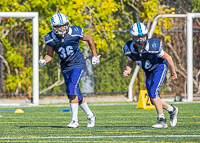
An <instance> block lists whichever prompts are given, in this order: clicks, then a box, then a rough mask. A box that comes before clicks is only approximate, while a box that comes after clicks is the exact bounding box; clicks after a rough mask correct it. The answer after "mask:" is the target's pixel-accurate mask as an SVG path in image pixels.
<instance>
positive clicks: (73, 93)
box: [39, 13, 100, 128]
mask: <svg viewBox="0 0 200 143" xmlns="http://www.w3.org/2000/svg"><path fill="white" fill-rule="evenodd" d="M50 22H51V26H52V31H51V32H49V33H47V34H46V36H45V37H44V42H45V45H47V47H48V49H47V54H46V56H45V57H44V59H40V60H39V65H40V66H44V65H45V64H46V63H48V62H50V61H51V60H52V58H53V54H54V51H55V52H56V53H57V54H58V55H59V57H60V60H61V62H60V65H61V70H62V73H63V76H64V79H65V84H66V87H67V89H66V92H67V95H68V98H69V102H70V108H71V112H72V119H71V122H70V123H69V124H68V125H67V126H68V127H69V128H77V127H78V126H79V122H78V107H80V108H81V109H82V110H83V111H84V112H85V113H86V114H87V119H88V124H87V127H94V126H95V119H96V116H95V114H94V113H93V112H92V111H91V110H90V108H89V107H88V105H87V103H86V101H85V99H84V97H83V96H82V94H81V92H80V88H79V82H80V79H81V77H82V76H83V74H84V72H85V69H86V61H85V59H84V56H83V54H82V52H81V51H80V49H79V40H83V41H87V42H88V44H89V46H90V48H91V51H92V54H93V58H92V64H93V65H97V64H99V63H100V60H99V58H100V55H97V53H96V48H95V44H94V41H93V39H92V38H91V37H90V36H88V35H87V34H85V33H84V31H83V29H82V28H80V27H79V26H71V27H70V26H69V20H68V18H67V16H66V15H64V14H63V13H56V14H54V15H53V16H52V17H51V20H50Z"/></svg>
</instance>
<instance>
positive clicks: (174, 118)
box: [169, 105, 178, 127]
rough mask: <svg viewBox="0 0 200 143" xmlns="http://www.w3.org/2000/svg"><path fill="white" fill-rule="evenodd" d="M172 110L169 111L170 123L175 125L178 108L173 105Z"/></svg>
mask: <svg viewBox="0 0 200 143" xmlns="http://www.w3.org/2000/svg"><path fill="white" fill-rule="evenodd" d="M172 107H173V111H171V112H169V114H170V124H171V126H172V127H175V126H176V124H177V114H178V108H177V107H175V106H173V105H172Z"/></svg>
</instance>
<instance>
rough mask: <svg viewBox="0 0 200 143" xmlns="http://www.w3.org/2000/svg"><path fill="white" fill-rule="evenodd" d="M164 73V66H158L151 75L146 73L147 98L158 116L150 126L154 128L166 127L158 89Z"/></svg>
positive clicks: (165, 70)
mask: <svg viewBox="0 0 200 143" xmlns="http://www.w3.org/2000/svg"><path fill="white" fill-rule="evenodd" d="M166 72H167V66H166V65H165V64H160V65H159V66H158V67H157V68H156V70H155V71H154V72H153V73H151V74H148V73H146V78H147V80H146V85H147V91H148V94H149V97H150V98H151V101H152V104H154V105H155V107H156V110H157V114H158V120H157V122H156V124H155V125H153V126H152V127H154V128H167V127H168V126H167V122H166V118H165V116H164V113H163V107H162V101H161V98H160V94H159V88H160V87H161V86H162V84H163V82H164V79H165V75H166Z"/></svg>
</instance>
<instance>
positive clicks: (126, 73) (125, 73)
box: [123, 70, 131, 77]
mask: <svg viewBox="0 0 200 143" xmlns="http://www.w3.org/2000/svg"><path fill="white" fill-rule="evenodd" d="M130 73H131V72H130V71H127V70H124V72H123V76H124V77H127V76H129V75H130Z"/></svg>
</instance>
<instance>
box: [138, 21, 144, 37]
mask: <svg viewBox="0 0 200 143" xmlns="http://www.w3.org/2000/svg"><path fill="white" fill-rule="evenodd" d="M137 27H138V32H139V34H138V36H141V35H143V34H142V31H141V25H140V23H139V22H137Z"/></svg>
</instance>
